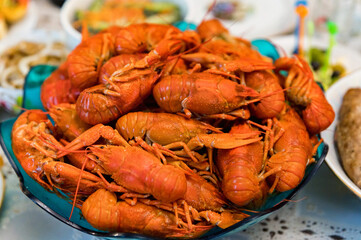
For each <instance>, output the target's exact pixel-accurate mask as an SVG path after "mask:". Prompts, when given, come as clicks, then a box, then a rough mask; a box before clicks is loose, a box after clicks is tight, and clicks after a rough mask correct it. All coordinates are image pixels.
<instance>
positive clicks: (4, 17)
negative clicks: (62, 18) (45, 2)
mask: <svg viewBox="0 0 361 240" xmlns="http://www.w3.org/2000/svg"><path fill="white" fill-rule="evenodd" d="M12 2H16V1H7V0H0V8H1V7H3V6H6V5H11V4H12ZM20 2H23V4H26V5H24V7H19V8H9V10H7V11H6V12H5V13H3V11H4V10H2V11H0V25H2V26H3V28H2V30H0V32H1V31H2V33H0V47H2V45H3V44H4V43H5V42H6V41H8V40H9V39H12V40H15V39H16V38H19V36H24V35H26V34H28V33H29V32H31V30H32V29H34V27H35V25H36V22H37V19H38V12H37V6H36V3H35V2H34V1H29V2H28V1H27V0H25V1H20ZM0 29H1V28H0Z"/></svg>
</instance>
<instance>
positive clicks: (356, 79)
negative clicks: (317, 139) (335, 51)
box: [321, 70, 361, 199]
mask: <svg viewBox="0 0 361 240" xmlns="http://www.w3.org/2000/svg"><path fill="white" fill-rule="evenodd" d="M355 87H359V88H360V87H361V70H358V71H355V72H353V73H351V74H349V75H347V76H346V77H344V78H342V79H340V80H338V81H337V82H336V83H335V84H333V85H332V86H331V87H330V88H329V89H328V90H327V92H326V98H327V100H328V101H329V103H330V104H331V105H332V107H333V109H334V110H335V113H336V117H335V121H334V122H333V123H332V124H331V126H330V127H329V128H328V129H326V130H325V131H323V132H322V133H321V136H322V138H323V139H324V141H325V142H326V143H327V144H328V145H329V147H330V149H329V151H328V155H327V156H326V162H327V164H328V166H329V167H330V168H331V169H332V171H333V172H334V173H335V174H336V176H337V177H338V178H339V179H340V180H341V181H342V182H343V183H344V184H345V185H346V186H347V187H348V188H349V189H350V190H351V191H352V192H353V193H354V194H355V195H356V196H358V197H359V198H360V199H361V189H360V188H359V187H358V186H357V185H356V184H355V183H354V182H352V180H351V179H350V178H349V177H348V176H347V174H346V172H345V171H344V169H343V167H342V164H341V159H340V158H339V155H338V153H337V146H336V143H335V141H334V134H335V129H336V125H337V122H338V117H339V110H340V107H341V104H342V100H343V96H344V95H345V93H346V92H347V90H348V89H350V88H355Z"/></svg>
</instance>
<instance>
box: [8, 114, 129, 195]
mask: <svg viewBox="0 0 361 240" xmlns="http://www.w3.org/2000/svg"><path fill="white" fill-rule="evenodd" d="M48 126H49V127H48ZM50 128H52V126H51V123H50V121H49V119H48V118H47V117H46V114H44V112H42V111H41V110H28V111H26V112H24V113H22V114H21V115H20V116H19V117H18V119H17V120H16V122H15V123H14V126H13V130H12V137H11V138H12V147H13V151H14V154H15V156H16V158H17V159H18V161H19V162H20V164H21V166H22V167H23V169H24V170H25V172H26V173H27V174H28V175H29V176H30V177H32V178H33V179H34V180H35V181H37V182H38V183H39V184H40V185H42V186H43V187H44V188H46V189H48V190H54V187H55V188H58V189H61V190H62V191H64V192H67V193H70V194H73V193H74V191H75V189H76V187H77V185H78V184H79V193H81V194H84V195H89V194H91V193H93V192H94V191H96V190H97V189H99V188H107V189H109V190H112V191H121V192H124V191H126V190H125V189H123V188H121V187H120V186H116V185H114V184H109V185H105V184H104V182H102V180H101V178H99V177H97V176H95V175H93V174H91V173H88V172H82V171H81V170H80V169H79V168H76V167H74V166H72V165H70V164H67V163H64V162H62V161H59V160H57V156H56V152H57V149H58V148H63V145H61V144H60V143H59V142H57V140H56V139H55V138H54V137H53V135H52V133H51V130H50ZM80 174H81V175H82V179H81V181H80V182H79V183H78V180H77V179H78V178H79V175H80Z"/></svg>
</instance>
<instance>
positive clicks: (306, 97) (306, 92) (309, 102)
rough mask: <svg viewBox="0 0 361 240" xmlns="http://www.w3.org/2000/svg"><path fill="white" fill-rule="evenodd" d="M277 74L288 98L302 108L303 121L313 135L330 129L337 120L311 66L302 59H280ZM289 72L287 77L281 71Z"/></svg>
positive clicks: (277, 61)
mask: <svg viewBox="0 0 361 240" xmlns="http://www.w3.org/2000/svg"><path fill="white" fill-rule="evenodd" d="M275 66H276V69H275V72H276V73H277V75H278V76H279V78H280V79H281V80H282V85H283V86H284V87H285V88H287V89H288V90H287V97H288V98H289V99H290V100H291V101H292V103H294V104H295V105H297V106H301V107H302V119H303V121H304V123H305V125H306V127H307V130H308V131H309V133H310V134H311V135H314V134H318V133H320V132H321V131H323V130H325V129H326V128H328V126H330V125H331V123H332V121H333V120H334V118H335V112H334V111H333V109H332V106H331V105H330V104H329V103H328V101H327V99H326V97H325V95H324V94H323V92H322V89H321V88H320V87H319V86H318V84H317V83H316V82H315V80H314V78H313V73H312V70H311V68H310V66H309V65H308V64H307V63H306V61H305V60H304V59H302V58H301V57H298V56H295V57H294V58H286V57H284V58H279V59H277V60H276V62H275ZM282 70H286V71H288V75H287V77H284V76H283V75H282V74H280V71H282Z"/></svg>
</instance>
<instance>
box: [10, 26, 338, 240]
mask: <svg viewBox="0 0 361 240" xmlns="http://www.w3.org/2000/svg"><path fill="white" fill-rule="evenodd" d="M41 100H42V103H43V105H44V107H45V108H46V109H47V112H43V111H41V110H27V111H25V112H23V113H22V114H21V115H20V116H19V118H18V119H17V121H16V122H15V124H14V127H13V130H12V146H13V150H14V153H15V155H16V157H17V159H18V161H19V162H20V163H21V165H22V167H23V168H24V170H25V171H26V173H27V174H28V175H29V176H31V177H32V178H33V179H34V180H36V181H37V182H38V183H39V184H41V185H42V186H43V187H44V188H46V189H47V190H49V191H55V192H59V191H61V192H62V193H65V194H66V195H67V196H68V197H70V198H71V199H72V201H73V203H74V206H76V207H79V208H80V209H81V212H82V215H83V216H84V218H85V219H86V220H87V221H88V222H89V223H90V224H91V225H92V226H93V227H95V228H97V229H100V230H104V231H109V232H131V233H141V234H144V235H148V236H158V237H183V238H184V237H186V238H192V237H197V236H200V235H201V234H203V233H205V232H206V231H208V230H210V229H211V228H213V227H214V226H218V227H221V228H227V227H229V226H231V225H233V224H235V223H237V222H239V221H242V220H243V219H244V218H246V217H247V216H248V215H247V214H246V212H245V211H244V210H245V209H258V208H260V207H261V206H262V204H263V203H264V201H265V200H266V199H267V197H268V196H269V194H270V193H273V192H284V191H288V190H290V189H293V188H295V187H296V186H297V185H298V184H299V183H300V182H301V181H302V179H303V177H304V174H305V169H306V167H307V166H308V165H309V164H312V163H313V162H314V161H315V160H314V154H315V152H316V150H317V148H318V146H319V144H320V143H321V141H319V140H318V138H317V137H316V135H317V134H318V133H320V132H321V131H323V130H324V129H326V128H327V127H328V126H329V125H330V124H331V123H332V121H333V119H334V117H335V114H334V111H333V109H332V107H331V106H330V104H329V103H328V102H327V100H326V98H325V96H324V94H323V92H322V90H321V89H320V87H319V86H318V85H317V83H316V82H315V81H314V78H313V74H312V71H311V70H310V67H309V66H308V64H307V63H306V62H305V60H303V58H302V57H300V56H297V55H295V56H292V57H287V56H285V57H281V58H279V59H278V60H276V61H275V62H274V63H273V62H272V61H271V60H270V59H269V58H267V57H264V56H261V55H260V53H259V52H257V51H256V50H254V49H252V48H251V45H250V43H249V42H248V41H247V40H245V39H242V38H238V37H234V36H232V35H230V34H229V32H228V30H227V29H226V28H224V27H223V26H222V25H221V24H220V22H218V21H217V20H208V21H203V22H202V23H201V24H200V25H199V26H198V28H197V30H196V31H184V32H181V31H179V30H178V29H177V28H175V27H173V26H167V25H156V24H134V25H130V26H128V27H124V28H118V27H111V28H109V29H107V30H105V31H103V32H101V33H99V34H97V35H95V36H92V37H87V38H83V40H82V42H81V43H80V44H79V45H78V46H77V47H76V48H75V49H74V50H73V51H72V52H71V53H70V54H69V56H68V58H67V60H66V62H65V63H63V64H62V65H61V66H60V67H59V68H58V69H57V70H56V71H55V72H53V73H52V74H51V75H50V76H49V77H48V78H47V79H46V80H45V81H44V83H43V85H42V88H41ZM47 115H50V117H51V119H52V120H53V121H54V122H55V125H53V124H52V122H51V121H50V119H49V118H48V117H47Z"/></svg>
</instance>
